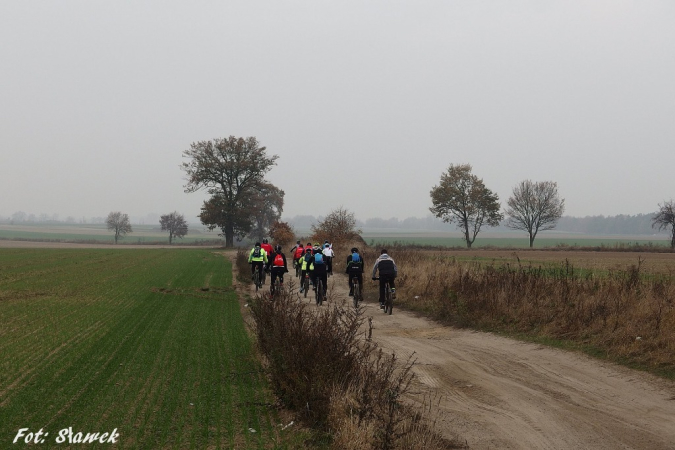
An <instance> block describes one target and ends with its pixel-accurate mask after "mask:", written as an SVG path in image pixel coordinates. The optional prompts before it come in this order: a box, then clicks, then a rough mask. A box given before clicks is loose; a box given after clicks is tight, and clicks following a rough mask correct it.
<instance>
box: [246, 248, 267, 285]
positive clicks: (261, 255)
mask: <svg viewBox="0 0 675 450" xmlns="http://www.w3.org/2000/svg"><path fill="white" fill-rule="evenodd" d="M248 263H249V264H250V265H251V279H254V277H255V271H256V270H258V276H259V277H260V280H261V281H262V279H263V267H264V266H265V264H267V252H265V250H264V249H263V248H262V247H261V246H260V242H256V243H255V246H254V247H253V249H251V253H249V255H248Z"/></svg>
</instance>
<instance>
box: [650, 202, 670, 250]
mask: <svg viewBox="0 0 675 450" xmlns="http://www.w3.org/2000/svg"><path fill="white" fill-rule="evenodd" d="M652 227H653V228H658V229H659V231H661V230H667V229H668V227H670V248H672V249H673V250H675V202H674V201H673V200H672V199H671V200H670V201H668V202H665V201H664V202H663V205H661V204H659V210H658V211H657V212H656V214H654V217H653V218H652Z"/></svg>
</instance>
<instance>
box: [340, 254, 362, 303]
mask: <svg viewBox="0 0 675 450" xmlns="http://www.w3.org/2000/svg"><path fill="white" fill-rule="evenodd" d="M364 266H365V263H364V261H363V258H362V257H361V255H359V249H358V248H356V247H354V248H352V252H351V253H350V254H349V256H347V269H346V270H345V273H346V274H347V278H348V279H349V296H350V297H353V296H354V285H353V283H352V278H354V277H356V278H357V279H358V283H359V286H361V292H363V267H364Z"/></svg>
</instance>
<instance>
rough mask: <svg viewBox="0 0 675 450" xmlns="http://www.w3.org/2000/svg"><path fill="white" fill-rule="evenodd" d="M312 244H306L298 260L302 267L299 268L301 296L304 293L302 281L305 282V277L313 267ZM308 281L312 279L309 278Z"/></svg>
mask: <svg viewBox="0 0 675 450" xmlns="http://www.w3.org/2000/svg"><path fill="white" fill-rule="evenodd" d="M312 257H313V255H312V243H311V242H308V243H307V246H306V247H305V252H304V253H303V255H302V257H301V258H300V264H302V266H301V267H300V268H301V269H302V273H301V274H300V293H301V294H302V293H303V292H304V291H305V287H304V285H303V281H304V280H305V275H306V274H307V273H308V272H310V271H311V270H312V269H313V268H314V267H313V266H312ZM309 278H310V280H311V279H312V277H311V276H310V277H309Z"/></svg>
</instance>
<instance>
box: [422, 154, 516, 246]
mask: <svg viewBox="0 0 675 450" xmlns="http://www.w3.org/2000/svg"><path fill="white" fill-rule="evenodd" d="M471 170H472V168H471V165H470V164H461V165H457V166H456V165H453V164H451V165H450V167H449V168H448V170H447V171H446V172H445V173H443V174H442V175H441V182H440V183H439V184H438V186H434V187H433V189H431V202H432V203H433V205H434V206H432V207H431V208H429V210H430V211H431V212H432V213H433V214H434V215H435V216H436V217H439V218H441V219H442V220H443V222H448V223H451V222H456V223H457V226H458V227H459V228H460V229H461V230H462V234H463V239H464V240H465V241H466V246H467V247H468V248H471V245H472V244H473V243H474V241H475V240H476V236H477V235H478V233H479V232H480V230H481V228H482V227H483V225H488V226H497V225H499V221H500V220H502V219H503V218H504V216H503V215H502V214H501V213H500V212H499V208H500V207H499V197H498V196H497V194H495V193H493V192H492V191H491V190H490V189H488V188H486V187H485V184H484V183H483V180H482V179H480V178H478V177H477V176H476V175H474V174H473V173H471Z"/></svg>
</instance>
